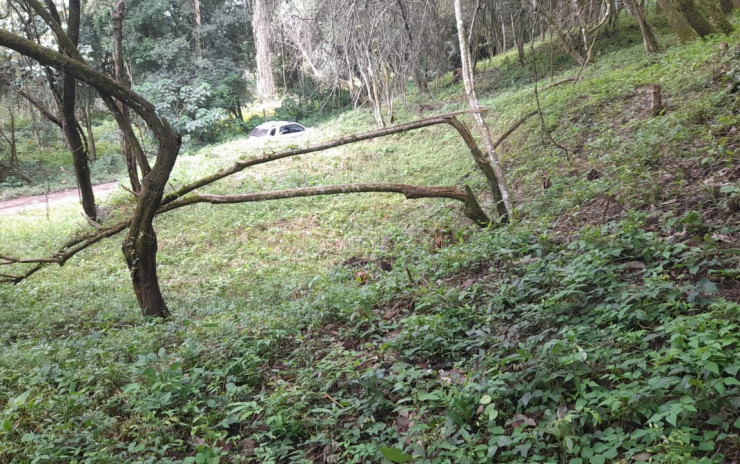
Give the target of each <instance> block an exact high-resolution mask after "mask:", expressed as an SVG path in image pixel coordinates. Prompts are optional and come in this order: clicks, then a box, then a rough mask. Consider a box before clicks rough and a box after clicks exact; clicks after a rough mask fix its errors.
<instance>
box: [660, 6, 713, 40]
mask: <svg viewBox="0 0 740 464" xmlns="http://www.w3.org/2000/svg"><path fill="white" fill-rule="evenodd" d="M658 4H659V5H660V8H661V10H662V11H663V14H665V16H666V19H668V23H669V24H670V25H671V28H672V29H673V31H674V32H675V33H676V34H677V35H678V38H679V39H680V40H681V41H682V42H686V41H688V40H692V39H694V38H695V37H696V36H697V35H698V36H699V37H706V36H707V35H709V34H714V33H715V32H717V30H716V29H715V28H714V26H712V24H711V23H710V22H709V20H708V19H707V18H706V17H705V16H704V15H703V14H702V12H701V10H700V9H699V8H698V6H697V5H696V3H695V2H694V0H658Z"/></svg>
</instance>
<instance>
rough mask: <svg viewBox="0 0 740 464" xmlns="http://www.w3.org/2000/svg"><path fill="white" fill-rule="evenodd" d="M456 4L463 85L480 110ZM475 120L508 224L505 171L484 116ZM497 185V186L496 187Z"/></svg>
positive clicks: (457, 1)
mask: <svg viewBox="0 0 740 464" xmlns="http://www.w3.org/2000/svg"><path fill="white" fill-rule="evenodd" d="M454 3H455V18H456V20H457V39H458V43H459V46H460V58H461V59H462V76H463V83H464V85H465V93H466V94H467V96H468V102H469V103H470V107H471V108H472V109H478V108H480V106H479V105H478V98H477V97H476V95H475V82H474V80H473V72H472V69H473V66H474V64H473V63H470V54H469V52H468V47H466V41H465V25H464V24H463V16H462V6H461V0H454ZM473 118H474V119H475V122H476V123H477V125H478V130H479V131H480V133H481V135H482V137H483V142H484V144H485V146H486V151H487V152H488V163H489V164H490V167H491V169H492V170H493V172H494V173H495V182H494V179H489V185H490V187H491V195H493V199H494V201H495V203H496V210H497V212H498V214H499V217H500V218H501V221H502V222H507V221H508V219H509V218H510V217H511V215H512V205H511V199H510V198H509V191H508V189H507V188H506V178H505V177H504V171H503V169H501V165H500V164H499V161H498V156H496V151H495V149H494V148H493V142H492V141H491V134H490V132H489V130H488V126H487V125H486V122H485V121H484V120H483V116H482V115H481V114H480V113H474V114H473ZM494 184H495V185H494Z"/></svg>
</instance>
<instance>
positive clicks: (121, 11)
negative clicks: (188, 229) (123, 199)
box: [111, 0, 141, 193]
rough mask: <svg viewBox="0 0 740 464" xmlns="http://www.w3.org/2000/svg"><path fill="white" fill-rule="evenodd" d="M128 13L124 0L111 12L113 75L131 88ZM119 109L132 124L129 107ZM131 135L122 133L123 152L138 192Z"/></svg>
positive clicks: (134, 186) (139, 184)
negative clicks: (125, 57)
mask: <svg viewBox="0 0 740 464" xmlns="http://www.w3.org/2000/svg"><path fill="white" fill-rule="evenodd" d="M125 14H126V3H125V1H124V0H118V1H117V2H116V5H115V6H114V7H113V11H112V12H111V27H112V29H113V77H114V78H115V79H116V80H117V81H118V82H120V83H121V85H123V86H124V87H126V88H129V89H130V88H131V85H130V83H129V82H128V79H127V78H126V73H125V71H124V65H123V18H124V16H125ZM117 106H118V110H119V111H120V113H121V115H120V116H119V117H120V118H121V119H122V121H121V122H122V123H123V124H124V125H128V126H130V125H131V118H130V116H129V114H128V108H126V106H125V105H124V104H123V103H118V104H117ZM130 139H131V137H130V134H127V133H125V132H123V131H122V133H121V152H122V153H123V158H124V159H125V160H126V170H127V171H128V179H129V182H130V183H131V190H133V191H134V192H136V193H139V192H140V191H141V182H140V181H139V173H138V171H137V166H136V157H135V156H134V152H133V150H132V147H131V141H130Z"/></svg>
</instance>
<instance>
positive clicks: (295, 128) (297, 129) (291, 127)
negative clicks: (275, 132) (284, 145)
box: [288, 124, 306, 132]
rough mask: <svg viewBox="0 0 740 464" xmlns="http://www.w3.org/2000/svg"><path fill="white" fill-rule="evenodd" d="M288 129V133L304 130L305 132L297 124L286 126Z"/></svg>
mask: <svg viewBox="0 0 740 464" xmlns="http://www.w3.org/2000/svg"><path fill="white" fill-rule="evenodd" d="M288 128H289V129H290V132H303V131H304V130H306V129H304V128H303V127H301V126H299V125H298V124H291V125H289V126H288Z"/></svg>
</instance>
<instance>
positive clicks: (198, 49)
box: [193, 0, 203, 58]
mask: <svg viewBox="0 0 740 464" xmlns="http://www.w3.org/2000/svg"><path fill="white" fill-rule="evenodd" d="M193 10H195V55H196V56H197V57H198V58H202V57H203V38H202V34H201V17H200V0H193Z"/></svg>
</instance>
